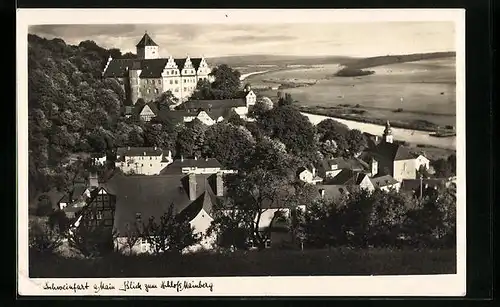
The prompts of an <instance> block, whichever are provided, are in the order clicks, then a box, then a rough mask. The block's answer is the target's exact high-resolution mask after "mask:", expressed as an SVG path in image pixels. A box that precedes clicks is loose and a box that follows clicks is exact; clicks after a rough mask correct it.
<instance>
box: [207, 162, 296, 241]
mask: <svg viewBox="0 0 500 307" xmlns="http://www.w3.org/2000/svg"><path fill="white" fill-rule="evenodd" d="M226 176H227V177H226V183H227V189H228V197H229V202H228V203H226V204H225V206H224V208H225V210H216V211H215V212H216V213H215V217H214V221H213V223H212V228H214V229H215V231H217V232H218V233H219V234H221V233H224V230H226V231H227V230H228V229H229V230H234V229H241V231H240V233H241V234H245V235H247V236H248V238H247V239H250V240H252V241H253V242H254V244H255V245H256V246H257V248H258V249H263V248H265V242H266V240H267V239H268V238H269V236H270V232H271V228H272V227H273V225H274V221H275V220H276V219H278V218H280V216H282V215H283V214H287V212H288V213H289V212H290V210H294V209H295V208H296V207H297V206H298V204H302V202H301V201H302V199H303V194H304V193H303V192H302V190H300V187H294V186H293V185H291V181H290V178H288V177H286V176H282V175H281V174H279V173H277V172H274V171H267V170H262V169H255V170H252V171H248V172H238V173H237V174H228V175H226ZM268 210H275V212H274V215H273V218H272V220H271V222H270V223H269V226H270V227H266V228H265V229H262V228H261V227H262V221H261V219H262V216H263V214H264V213H265V212H266V211H268ZM212 231H214V230H212Z"/></svg>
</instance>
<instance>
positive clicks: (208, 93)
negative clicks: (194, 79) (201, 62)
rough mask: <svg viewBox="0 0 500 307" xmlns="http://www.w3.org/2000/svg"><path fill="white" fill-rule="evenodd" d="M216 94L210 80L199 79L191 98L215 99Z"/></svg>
mask: <svg viewBox="0 0 500 307" xmlns="http://www.w3.org/2000/svg"><path fill="white" fill-rule="evenodd" d="M214 98H215V95H214V92H213V90H212V85H211V84H210V81H208V80H199V81H198V83H197V84H196V88H195V90H194V91H193V94H191V97H190V98H189V99H191V100H211V99H214Z"/></svg>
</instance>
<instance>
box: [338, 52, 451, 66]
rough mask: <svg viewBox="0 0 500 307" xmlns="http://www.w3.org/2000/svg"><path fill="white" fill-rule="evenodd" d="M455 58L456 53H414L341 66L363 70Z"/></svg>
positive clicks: (385, 56)
mask: <svg viewBox="0 0 500 307" xmlns="http://www.w3.org/2000/svg"><path fill="white" fill-rule="evenodd" d="M455 56H456V53H455V52H454V51H450V52H432V53H414V54H403V55H384V56H376V57H370V58H362V59H351V60H347V61H344V62H342V63H341V64H342V65H344V66H345V68H347V69H363V68H369V67H375V66H382V65H389V64H397V63H406V62H416V61H421V60H430V59H439V58H449V57H455Z"/></svg>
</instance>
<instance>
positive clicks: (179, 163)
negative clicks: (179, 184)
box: [160, 158, 222, 175]
mask: <svg viewBox="0 0 500 307" xmlns="http://www.w3.org/2000/svg"><path fill="white" fill-rule="evenodd" d="M183 167H196V168H220V169H222V164H220V162H219V161H218V160H217V159H215V158H208V159H202V158H200V159H196V160H195V159H184V160H181V159H176V160H174V161H173V162H172V163H170V164H169V165H167V166H166V167H165V168H164V169H163V170H161V172H160V175H163V174H182V168H183Z"/></svg>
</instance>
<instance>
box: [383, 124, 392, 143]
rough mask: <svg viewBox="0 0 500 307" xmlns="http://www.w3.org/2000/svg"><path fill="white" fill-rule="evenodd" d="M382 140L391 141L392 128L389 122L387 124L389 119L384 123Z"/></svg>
mask: <svg viewBox="0 0 500 307" xmlns="http://www.w3.org/2000/svg"><path fill="white" fill-rule="evenodd" d="M382 138H383V142H386V143H392V141H393V136H392V129H391V124H389V121H387V123H386V124H385V129H384V135H383V136H382Z"/></svg>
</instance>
